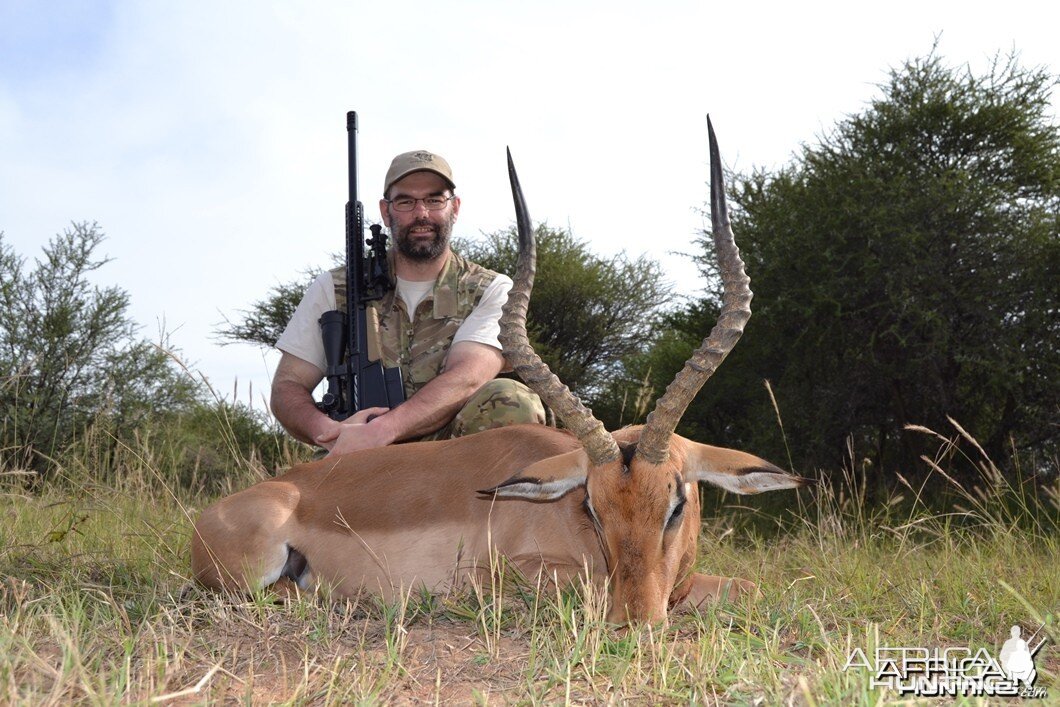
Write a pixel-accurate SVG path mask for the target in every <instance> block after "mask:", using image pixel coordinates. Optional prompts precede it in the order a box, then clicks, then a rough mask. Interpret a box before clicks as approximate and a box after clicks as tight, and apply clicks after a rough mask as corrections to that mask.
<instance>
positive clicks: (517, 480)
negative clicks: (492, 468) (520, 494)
mask: <svg viewBox="0 0 1060 707" xmlns="http://www.w3.org/2000/svg"><path fill="white" fill-rule="evenodd" d="M516 484H541V479H535V478H534V477H532V476H516V477H513V478H511V479H508V480H507V481H503V482H501V483H499V484H497V485H496V486H494V487H493V488H491V489H479V490H478V491H475V493H481V494H485V495H487V496H489V495H492V494H495V493H497V491H499V490H501V489H503V488H506V487H508V486H515V485H516Z"/></svg>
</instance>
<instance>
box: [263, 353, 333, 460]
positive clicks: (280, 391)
mask: <svg viewBox="0 0 1060 707" xmlns="http://www.w3.org/2000/svg"><path fill="white" fill-rule="evenodd" d="M323 379H324V374H323V372H322V371H321V370H320V369H319V368H317V367H316V366H315V365H313V364H312V363H310V362H309V361H305V360H303V359H301V358H298V357H297V356H295V355H294V354H289V353H287V352H286V351H284V352H283V355H282V356H281V357H280V363H279V365H278V366H277V367H276V374H275V375H274V376H273V378H272V395H271V399H270V401H269V407H271V408H272V414H273V415H275V416H276V419H277V420H279V422H280V424H281V425H283V428H284V429H285V430H287V432H288V433H289V434H290V435H291V436H292V437H295V438H296V439H298V440H300V441H302V442H305V443H307V444H315V443H316V442H315V441H314V440H315V439H316V438H317V437H319V436H321V435H323V434H325V433H327V432H329V431H330V430H331V429H332V428H333V427H334V426H336V425H337V424H338V423H337V422H335V421H334V420H332V419H331V418H330V417H328V416H327V415H325V414H324V413H322V412H321V411H320V410H318V409H317V407H316V403H315V402H314V400H313V390H314V389H315V388H316V387H317V384H318V383H320V381H321V380H323Z"/></svg>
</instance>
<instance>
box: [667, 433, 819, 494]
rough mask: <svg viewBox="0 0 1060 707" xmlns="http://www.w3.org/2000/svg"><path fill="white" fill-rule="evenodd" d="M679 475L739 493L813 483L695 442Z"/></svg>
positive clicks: (753, 459) (747, 456)
mask: <svg viewBox="0 0 1060 707" xmlns="http://www.w3.org/2000/svg"><path fill="white" fill-rule="evenodd" d="M683 473H684V476H685V478H686V479H688V480H689V481H693V480H694V481H698V482H700V483H707V484H714V485H715V486H719V487H721V488H723V489H725V490H726V491H731V492H732V493H739V494H752V493H762V492H763V491H777V490H779V489H793V488H799V487H800V486H809V485H812V484H815V483H817V482H816V481H814V480H813V479H807V478H804V477H801V476H795V475H793V474H789V473H788V472H786V471H784V470H783V469H781V468H780V467H778V466H774V465H773V464H770V463H769V462H767V461H766V460H765V459H762V458H760V457H756V456H754V455H753V454H747V453H746V452H740V451H737V450H735V449H725V448H724V447H711V446H710V445H706V444H699V443H697V442H689V443H688V454H687V455H686V456H685V466H684V469H683Z"/></svg>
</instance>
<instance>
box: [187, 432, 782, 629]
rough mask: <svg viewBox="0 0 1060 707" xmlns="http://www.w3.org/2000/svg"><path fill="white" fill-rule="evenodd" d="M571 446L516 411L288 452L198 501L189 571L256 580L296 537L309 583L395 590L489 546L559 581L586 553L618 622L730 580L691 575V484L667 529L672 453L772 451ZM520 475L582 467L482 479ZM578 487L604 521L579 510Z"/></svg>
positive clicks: (222, 584) (434, 576)
mask: <svg viewBox="0 0 1060 707" xmlns="http://www.w3.org/2000/svg"><path fill="white" fill-rule="evenodd" d="M638 433H639V428H631V429H629V430H622V431H620V432H618V433H615V438H616V439H617V440H619V441H620V442H626V441H633V440H635V439H636V438H637V435H638ZM580 450H581V447H580V445H579V443H578V441H577V440H576V439H575V438H574V437H573V436H571V435H570V434H568V433H566V432H563V431H560V430H556V429H552V428H548V427H543V426H538V425H517V426H513V427H506V428H501V429H497V430H489V431H486V432H482V433H479V434H476V435H471V436H468V437H461V438H457V439H453V440H446V441H440V442H420V443H414V444H406V445H398V446H392V447H385V448H380V449H372V450H365V451H361V452H357V453H354V454H350V455H346V456H342V457H338V458H334V459H331V458H328V459H324V460H321V461H317V462H313V463H310V464H303V465H300V466H296V467H294V468H292V469H291V470H290V471H288V472H287V473H285V474H283V475H282V476H279V477H277V478H275V479H271V480H268V481H264V482H261V483H259V484H257V485H255V486H252V487H250V488H249V489H246V490H244V491H240V492H239V493H236V494H233V495H231V496H229V497H227V498H224V499H222V500H220V501H218V502H217V503H215V504H214V505H212V506H210V507H209V508H207V509H206V510H205V511H204V512H203V514H202V516H201V517H200V518H199V520H198V522H197V523H196V525H195V532H194V535H193V538H192V570H193V572H194V575H195V578H196V579H197V580H198V581H199V582H201V583H202V584H204V585H206V586H209V587H214V588H219V589H221V588H223V589H229V590H239V591H251V590H255V589H258V588H261V587H262V586H265V585H267V584H270V583H273V582H276V581H277V579H278V578H279V576H280V571H281V569H282V568H283V566H284V563H285V562H286V561H287V558H288V554H289V548H293V549H294V550H297V551H298V552H299V553H301V554H302V555H304V556H305V558H306V559H307V561H308V567H309V573H307V574H306V576H305V577H303V583H304V584H308V585H309V586H310V587H311V586H315V585H317V584H321V583H324V584H327V585H328V586H330V587H332V588H333V589H334V590H335V591H336V592H337V593H338V594H339V595H340V596H355V595H357V594H359V593H360V592H362V591H363V590H367V591H369V592H373V593H379V594H382V595H383V596H384V597H389V598H392V597H394V596H396V595H397V594H399V593H401V592H403V591H408V590H410V589H416V588H420V587H426V588H427V589H429V590H432V591H444V590H446V589H448V588H450V587H453V586H459V585H462V584H463V583H464V582H466V581H467V579H468V578H469V577H471V576H477V577H478V578H479V579H482V578H488V577H489V573H490V567H491V564H490V553H491V550H492V551H493V552H495V553H498V554H499V555H502V556H504V557H506V558H507V559H508V561H509V562H510V563H512V564H514V565H515V567H517V568H518V569H519V570H520V571H521V572H522V573H523V574H524V575H525V576H527V577H529V578H531V579H533V578H534V577H535V576H537V575H539V574H544V575H545V576H547V577H551V576H553V575H554V576H555V577H556V578H557V579H558V580H559V581H560V582H561V583H565V582H566V581H569V580H570V579H572V578H574V577H576V576H577V575H578V574H579V573H581V572H582V571H583V568H586V567H588V568H589V570H590V572H591V575H592V577H593V579H594V580H595V581H597V582H602V580H603V579H604V578H605V577H609V578H610V587H611V593H612V607H611V613H610V615H609V618H610V619H611V620H612V621H614V622H615V623H625V622H626V621H627V620H649V621H654V620H661V619H664V618H665V616H666V610H667V607H668V605H669V604H671V603H673V602H675V601H677V600H679V599H685V598H686V597H687V598H688V599H689V600H690V601H693V602H699V601H702V600H703V599H704V598H705V597H706V596H707V595H711V594H713V595H717V594H719V593H720V592H721V591H722V590H721V589H720V587H721V586H722V585H726V586H728V585H727V583H728V581H729V580H728V579H727V578H720V577H703V576H700V575H693V574H691V570H692V567H693V564H694V562H695V557H696V540H697V537H698V533H699V513H700V512H699V495H698V493H697V492H696V488H695V485H694V484H692V485H691V490H690V492H688V493H687V494H686V496H687V501H686V506H685V511H684V513H683V518H682V519H681V523H680V524H679V525H678V526H677V527H675V528H673V529H671V530H669V531H666V532H664V530H663V525H664V524H665V520H666V518H665V516H666V513H667V509H668V508H669V507H670V505H671V504H672V497H673V493H674V489H675V485H676V484H679V483H680V484H683V483H685V482H684V478H685V475H684V472H683V470H682V468H681V466H682V465H683V464H685V462H686V460H687V459H689V458H693V459H695V460H696V461H697V463H699V462H701V461H702V460H703V459H716V460H717V461H716V463H715V466H718V467H719V468H723V467H724V468H727V467H729V466H731V465H732V463H733V462H732V460H733V459H735V460H737V461H743V462H746V463H749V464H751V465H753V466H761V465H766V464H767V462H764V461H763V460H761V459H758V458H757V457H752V456H751V455H742V456H732V455H733V454H735V455H741V454H742V453H739V452H732V450H724V449H718V448H712V447H706V446H705V445H699V444H697V443H695V442H691V441H689V440H686V439H684V438H683V437H679V436H677V435H674V437H673V447H672V454H671V459H670V460H669V461H668V462H667V463H666V464H665V465H663V466H664V467H665V468H663V467H653V468H646V467H644V466H643V464H641V463H637V462H634V468H633V469H632V470H631V471H628V472H627V471H623V469H622V465H621V463H620V462H615V463H613V464H611V465H606V466H604V467H595V468H587V467H588V465H587V463H586V462H585V461H584V452H581V451H580ZM612 467H613V468H612ZM524 473H525V475H526V476H528V477H533V476H534V474H538V475H540V476H547V477H550V479H555V478H559V477H562V476H563V474H569V475H572V476H573V478H574V480H575V481H579V480H584V479H587V481H581V483H583V484H584V485H579V486H577V487H575V488H574V489H573V490H571V491H570V492H569V493H563V495H562V496H560V497H558V498H556V499H555V500H551V501H540V500H527V499H525V498H504V497H503V493H504V491H503V487H502V489H501V490H499V491H498V493H497V494H493V493H481V491H483V490H486V489H492V488H494V487H498V486H501V485H502V484H504V482H506V481H511V480H512V479H513V478H514V479H517V480H518V479H521V478H523V475H524ZM544 480H545V481H548V480H549V479H544ZM586 489H588V493H589V495H590V496H591V500H592V504H593V508H594V509H595V511H596V513H597V517H598V518H599V520H600V528H599V530H598V529H597V526H596V524H595V523H594V521H593V520H592V518H591V517H590V516H589V514H587V513H586V511H585V509H584V505H583V504H584V503H585V500H586ZM279 581H280V584H281V585H284V586H286V585H288V584H289V580H287V579H280V580H279ZM746 584H749V583H743V580H736V583H735V584H733V585H732V587H734V588H735V591H739V590H740V589H742V588H744V587H745V585H746ZM751 586H752V587H753V585H751ZM675 587H677V590H676V591H675ZM677 594H681V596H679V597H678V596H676V595H677Z"/></svg>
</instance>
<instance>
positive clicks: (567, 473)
mask: <svg viewBox="0 0 1060 707" xmlns="http://www.w3.org/2000/svg"><path fill="white" fill-rule="evenodd" d="M588 471H589V455H587V454H586V453H585V450H583V449H576V450H574V451H573V452H567V453H566V454H560V455H558V456H555V457H549V458H548V459H542V460H541V461H539V462H534V463H533V464H531V465H530V466H528V467H526V468H525V469H523V470H522V471H521V472H519V473H518V474H516V475H515V476H513V477H512V478H510V479H508V480H507V481H505V482H504V483H502V484H499V485H497V486H494V487H493V488H491V489H484V490H482V491H479V493H486V494H496V495H497V496H498V497H500V498H525V499H528V500H531V501H555V500H556V499H557V498H560V497H561V496H563V495H564V494H566V493H567V492H569V491H571V490H573V489H575V488H577V487H578V486H584V485H585V476H586V474H587V473H588Z"/></svg>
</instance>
